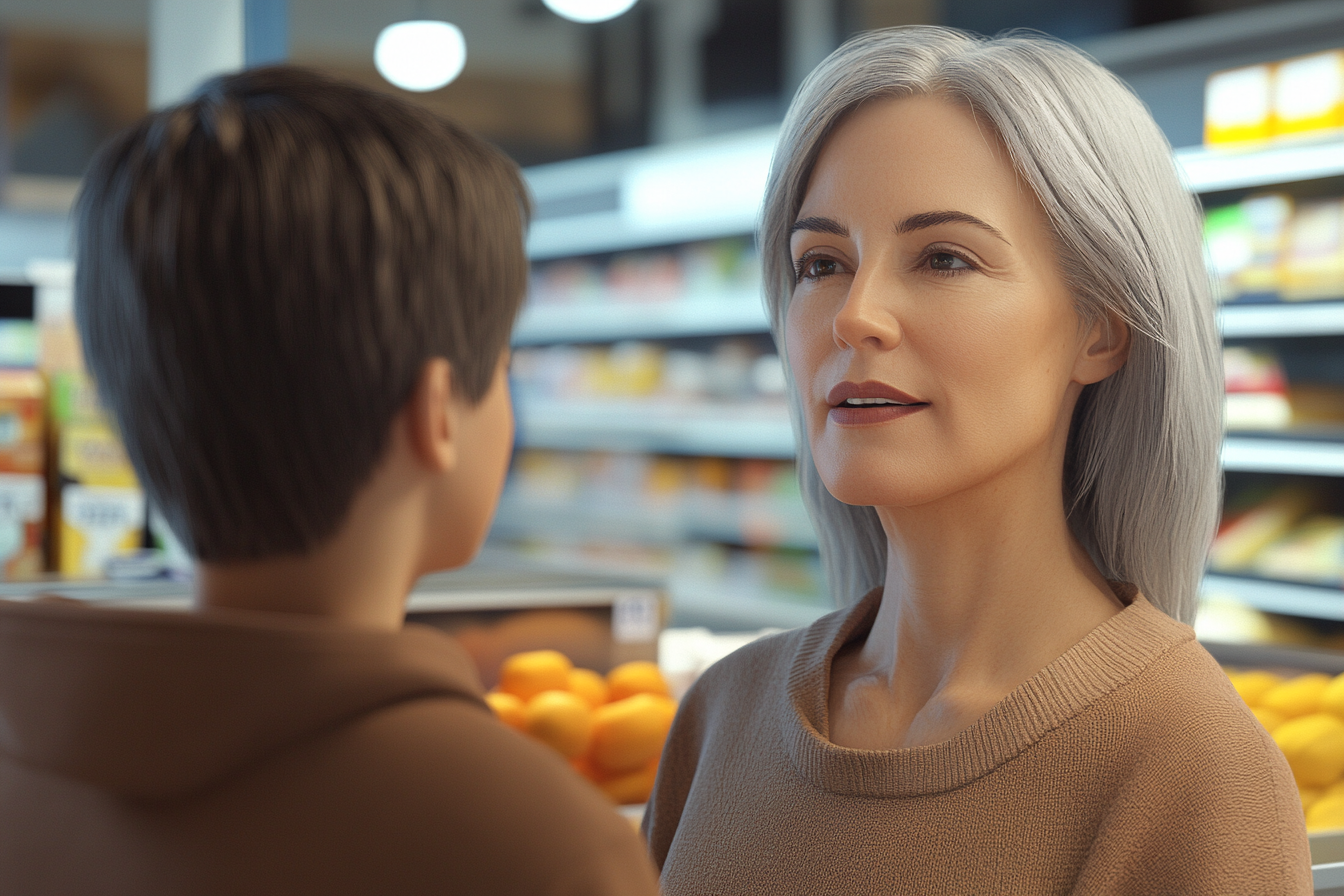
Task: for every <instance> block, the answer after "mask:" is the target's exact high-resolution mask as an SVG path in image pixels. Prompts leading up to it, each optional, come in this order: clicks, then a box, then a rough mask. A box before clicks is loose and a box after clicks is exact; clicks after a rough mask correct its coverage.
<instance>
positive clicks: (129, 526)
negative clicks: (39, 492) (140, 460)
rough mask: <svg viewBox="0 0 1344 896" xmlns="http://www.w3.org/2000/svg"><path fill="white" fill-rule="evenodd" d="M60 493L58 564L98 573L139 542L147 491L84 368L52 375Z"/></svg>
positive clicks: (71, 572)
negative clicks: (140, 481)
mask: <svg viewBox="0 0 1344 896" xmlns="http://www.w3.org/2000/svg"><path fill="white" fill-rule="evenodd" d="M52 419H53V422H54V423H55V424H56V426H57V433H56V438H57V452H56V456H57V464H56V472H57V478H56V481H57V483H58V487H59V489H60V492H59V501H58V502H57V506H58V511H57V513H58V525H57V527H56V539H55V540H56V542H57V557H56V571H57V572H59V573H60V574H61V575H65V576H71V577H75V578H89V577H101V576H103V575H104V574H105V573H106V568H107V564H108V561H110V560H112V559H114V558H116V557H119V556H124V555H127V554H131V553H134V552H136V551H138V550H139V549H140V546H141V541H142V538H143V532H144V526H145V496H144V492H142V491H141V490H140V487H139V484H138V483H137V481H136V478H135V471H134V470H133V469H132V468H131V463H130V460H129V459H128V458H127V457H126V450H125V448H124V447H123V446H122V444H121V439H120V438H118V436H117V434H116V431H115V430H114V429H113V427H112V425H111V423H110V421H109V420H108V419H107V416H106V414H105V413H104V412H103V411H102V410H101V408H99V407H98V402H97V394H96V391H95V389H94V387H93V383H92V382H91V381H90V380H89V379H88V377H86V376H84V375H83V374H80V373H73V372H65V373H60V374H56V375H54V376H53V377H52Z"/></svg>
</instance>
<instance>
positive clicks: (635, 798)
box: [485, 650, 677, 804]
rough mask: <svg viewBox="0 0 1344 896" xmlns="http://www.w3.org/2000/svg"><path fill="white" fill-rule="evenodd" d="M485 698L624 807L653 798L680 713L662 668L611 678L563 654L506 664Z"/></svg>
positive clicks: (640, 664) (644, 667)
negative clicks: (577, 664)
mask: <svg viewBox="0 0 1344 896" xmlns="http://www.w3.org/2000/svg"><path fill="white" fill-rule="evenodd" d="M485 701H486V703H487V704H489V706H490V708H491V709H492V710H494V712H495V714H496V715H497V716H498V717H499V719H500V720H501V721H502V722H504V724H506V725H508V726H509V727H511V728H514V729H515V730H517V731H520V732H522V733H524V734H526V735H528V736H530V737H533V738H535V739H536V740H538V741H540V742H542V743H544V744H546V745H547V746H549V747H551V748H552V749H554V750H555V751H556V752H558V753H559V754H560V755H561V756H563V757H565V759H567V760H569V762H570V764H571V765H572V766H573V768H574V769H575V770H576V771H578V772H579V773H580V774H581V775H583V776H584V777H585V778H587V779H588V780H590V781H592V782H593V784H595V785H597V787H598V789H600V790H601V791H602V792H603V793H605V794H606V795H607V796H608V797H609V798H610V799H611V800H612V802H615V803H618V804H633V803H642V802H644V801H645V800H647V799H648V797H649V793H650V792H651V791H652V789H653V782H654V778H655V777H656V776H657V773H658V759H659V757H660V756H661V755H662V752H663V742H664V741H665V740H666V739H667V733H668V731H669V730H670V729H671V727H672V718H673V717H674V716H675V715H676V711H677V704H676V701H675V700H673V699H672V698H671V697H670V696H669V691H668V685H667V682H666V680H664V678H663V675H662V673H661V672H660V671H659V669H658V666H657V665H656V664H655V663H651V662H648V661H643V660H636V661H633V662H628V663H622V664H620V665H618V666H616V667H615V668H613V669H612V670H611V671H610V672H608V673H607V674H606V676H605V677H604V676H602V675H599V674H598V673H596V672H594V671H593V670H591V669H582V668H575V667H574V664H573V663H572V662H570V660H569V658H568V657H567V656H565V655H564V654H563V653H560V652H559V651H556V650H532V651H527V652H525V653H518V654H514V655H513V656H511V657H509V658H508V659H506V660H505V661H504V664H503V666H502V667H501V668H500V678H499V685H498V687H497V688H496V689H495V690H492V691H490V692H489V693H487V694H486V695H485Z"/></svg>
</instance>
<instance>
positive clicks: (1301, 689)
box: [1258, 672, 1330, 719]
mask: <svg viewBox="0 0 1344 896" xmlns="http://www.w3.org/2000/svg"><path fill="white" fill-rule="evenodd" d="M1329 686H1330V676H1329V675H1323V674H1321V673H1320V672H1308V673H1307V674H1306V675H1299V676H1297V677H1296V678H1290V679H1288V680H1287V681H1285V682H1284V683H1283V684H1280V685H1276V686H1274V687H1272V688H1270V689H1269V690H1268V691H1266V692H1265V694H1264V696H1263V697H1261V698H1260V703H1259V704H1258V705H1259V706H1262V707H1264V708H1265V709H1272V710H1274V711H1275V712H1277V713H1280V714H1281V715H1282V716H1283V717H1284V718H1286V719H1295V718H1297V717H1298V716H1305V715H1310V714H1311V713H1314V712H1318V711H1319V710H1320V708H1321V697H1322V696H1323V695H1324V694H1325V689H1326V688H1327V687H1329Z"/></svg>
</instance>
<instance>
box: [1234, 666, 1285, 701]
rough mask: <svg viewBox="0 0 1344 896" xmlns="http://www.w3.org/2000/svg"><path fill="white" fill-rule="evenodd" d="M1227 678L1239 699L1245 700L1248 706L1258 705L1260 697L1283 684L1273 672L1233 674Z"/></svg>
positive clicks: (1281, 677) (1260, 671) (1252, 671)
mask: <svg viewBox="0 0 1344 896" xmlns="http://www.w3.org/2000/svg"><path fill="white" fill-rule="evenodd" d="M1228 678H1230V679H1231V680H1232V686H1233V687H1234V688H1236V689H1237V693H1238V694H1240V695H1241V699H1243V700H1245V701H1246V703H1247V704H1248V705H1249V706H1256V705H1258V704H1259V703H1260V698H1261V697H1263V696H1265V694H1266V693H1267V692H1268V691H1270V690H1272V689H1273V688H1275V687H1277V686H1278V685H1280V684H1282V683H1283V676H1282V675H1275V674H1274V673H1273V672H1265V671H1264V670H1262V669H1252V670H1251V671H1249V672H1234V673H1232V674H1231V675H1229V676H1228Z"/></svg>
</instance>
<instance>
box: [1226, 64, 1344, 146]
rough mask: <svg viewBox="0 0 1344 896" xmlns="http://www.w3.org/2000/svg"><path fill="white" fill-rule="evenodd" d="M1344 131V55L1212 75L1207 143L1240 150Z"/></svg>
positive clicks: (1250, 67) (1252, 67)
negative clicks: (1267, 142)
mask: <svg viewBox="0 0 1344 896" xmlns="http://www.w3.org/2000/svg"><path fill="white" fill-rule="evenodd" d="M1341 127H1344V52H1342V51H1340V50H1329V51H1326V52H1323V53H1313V54H1311V55H1308V56H1299V57H1297V58H1294V59H1286V60H1283V61H1281V62H1277V63H1266V64H1260V65H1249V66H1243V67H1241V68H1235V69H1229V70H1227V71H1221V72H1215V73H1214V74H1212V75H1210V76H1209V79H1208V81H1207V82H1206V84H1205V89H1204V143H1205V145H1207V146H1211V147H1212V146H1220V147H1239V146H1245V145H1247V144H1252V145H1254V144H1257V143H1263V142H1265V141H1269V140H1286V139H1294V138H1301V137H1320V136H1323V135H1329V134H1334V133H1337V132H1338V131H1339V129H1340V128H1341Z"/></svg>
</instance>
